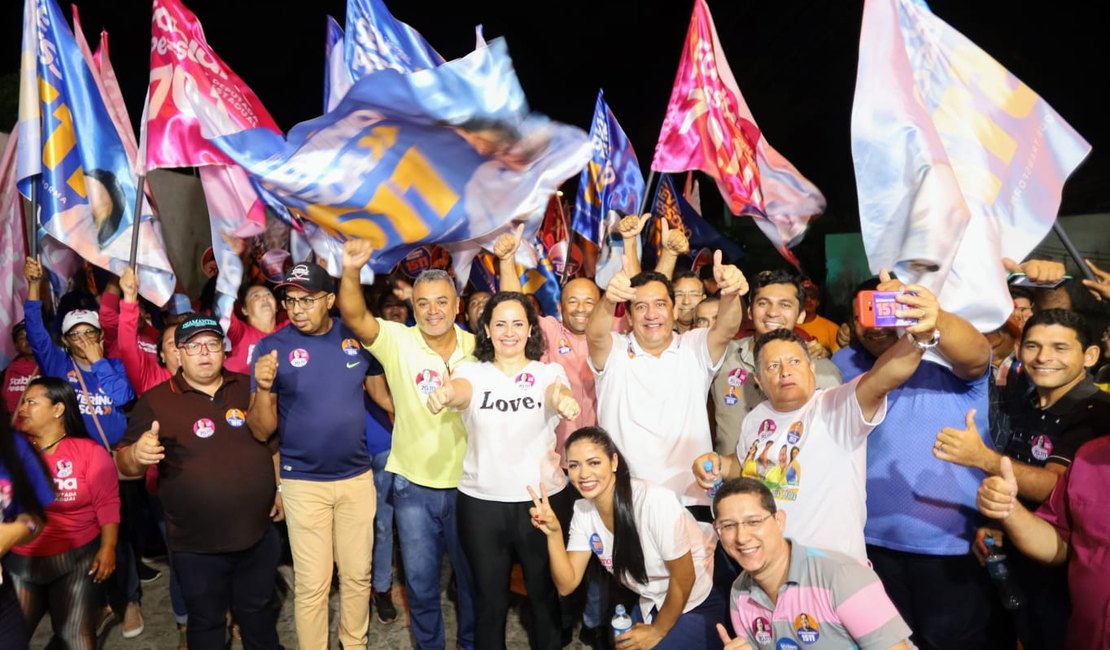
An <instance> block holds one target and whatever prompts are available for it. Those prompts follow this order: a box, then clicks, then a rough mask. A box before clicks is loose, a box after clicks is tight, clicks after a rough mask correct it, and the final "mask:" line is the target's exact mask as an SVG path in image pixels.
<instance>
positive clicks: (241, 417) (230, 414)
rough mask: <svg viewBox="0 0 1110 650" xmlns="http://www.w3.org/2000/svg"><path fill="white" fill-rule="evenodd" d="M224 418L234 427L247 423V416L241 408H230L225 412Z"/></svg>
mask: <svg viewBox="0 0 1110 650" xmlns="http://www.w3.org/2000/svg"><path fill="white" fill-rule="evenodd" d="M224 419H225V420H227V423H228V424H230V425H231V426H233V427H241V426H243V425H244V424H245V423H246V421H247V416H246V414H245V413H243V412H242V411H240V410H239V409H228V410H227V412H226V413H224Z"/></svg>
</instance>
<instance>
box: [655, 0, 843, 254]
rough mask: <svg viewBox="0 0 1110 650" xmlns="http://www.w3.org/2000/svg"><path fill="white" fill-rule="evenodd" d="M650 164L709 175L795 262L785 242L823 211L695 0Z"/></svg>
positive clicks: (816, 192)
mask: <svg viewBox="0 0 1110 650" xmlns="http://www.w3.org/2000/svg"><path fill="white" fill-rule="evenodd" d="M651 168H652V169H654V170H656V171H661V172H682V171H687V170H690V169H700V170H701V171H703V172H705V173H707V174H709V175H710V176H712V177H713V178H714V179H715V180H716V181H717V187H718V188H719V189H720V191H721V195H722V196H723V197H724V198H725V202H726V203H727V204H728V207H729V210H731V211H732V213H733V214H737V215H740V214H748V215H752V216H754V217H756V219H757V223H758V225H759V227H760V229H761V230H763V232H764V233H765V234H766V235H767V236H768V238H769V239H770V240H771V242H772V243H773V244H775V247H776V248H778V249H779V251H780V252H781V253H782V254H783V255H784V256H787V259H790V260H791V261H794V262H795V263H796V261H795V260H793V255H792V254H790V251H789V250H788V249H787V247H788V246H791V245H794V244H796V243H797V242H798V241H800V240H801V238H802V236H803V235H804V234H805V230H806V227H807V226H808V225H809V221H810V219H811V218H813V217H814V216H816V215H819V214H821V213H822V212H823V211H824V210H825V197H824V196H822V195H821V192H820V191H819V190H818V189H817V187H816V186H814V185H813V183H811V182H809V181H808V180H807V179H806V178H805V177H804V176H802V175H801V174H800V173H798V170H797V169H795V168H794V166H793V165H791V164H790V162H789V161H787V160H786V159H785V158H783V157H782V155H781V154H779V153H778V152H777V151H775V149H774V148H773V147H772V146H771V145H770V144H769V143H768V142H767V139H766V138H764V137H763V134H762V133H760V131H759V127H758V126H756V123H755V118H754V117H752V112H751V110H750V109H749V108H748V104H747V102H745V101H744V96H743V95H741V94H740V88H739V87H738V86H737V85H736V79H735V78H734V77H733V76H732V70H731V69H730V68H729V66H728V61H727V60H726V59H725V55H724V51H723V50H721V44H720V42H719V40H718V39H717V29H716V27H714V26H713V17H712V16H711V15H710V14H709V8H708V7H707V6H706V5H705V0H695V2H694V14H693V16H692V17H691V18H690V29H689V31H688V32H687V33H686V44H685V45H684V46H683V52H682V59H681V60H680V61H679V64H678V74H677V75H676V76H675V83H674V90H672V91H671V100H670V103H669V104H668V105H667V114H666V117H665V118H664V119H663V128H662V129H661V131H660V133H659V142H658V143H657V144H656V145H655V158H654V159H653V160H652V163H651Z"/></svg>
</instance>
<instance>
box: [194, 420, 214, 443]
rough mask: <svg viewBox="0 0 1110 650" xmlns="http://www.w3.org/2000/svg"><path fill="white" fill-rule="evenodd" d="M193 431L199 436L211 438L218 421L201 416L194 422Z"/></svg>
mask: <svg viewBox="0 0 1110 650" xmlns="http://www.w3.org/2000/svg"><path fill="white" fill-rule="evenodd" d="M193 433H195V434H197V437H198V438H211V437H212V434H214V433H216V423H215V422H213V421H212V420H209V419H208V418H201V419H199V420H197V421H196V422H194V423H193Z"/></svg>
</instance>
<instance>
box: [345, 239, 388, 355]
mask: <svg viewBox="0 0 1110 650" xmlns="http://www.w3.org/2000/svg"><path fill="white" fill-rule="evenodd" d="M373 252H374V249H373V248H372V247H371V246H370V242H369V241H367V240H365V239H348V240H347V241H346V242H344V243H343V277H342V278H340V280H339V314H340V315H341V316H342V317H343V323H344V324H345V325H346V326H347V327H349V328H351V331H352V332H354V333H355V336H357V337H358V338H359V340H360V341H362V344H363V345H365V346H370V345H373V343H374V340H375V339H377V338H378V332H379V331H380V330H381V328H380V326H379V325H378V319H377V318H374V315H373V314H371V313H370V310H368V309H367V308H366V299H365V298H363V296H362V284H361V283H360V282H359V277H358V276H359V272H360V271H361V270H362V267H363V266H366V263H367V262H369V261H370V254H371V253H373Z"/></svg>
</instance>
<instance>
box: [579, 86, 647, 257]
mask: <svg viewBox="0 0 1110 650" xmlns="http://www.w3.org/2000/svg"><path fill="white" fill-rule="evenodd" d="M590 143H591V144H592V145H593V156H592V157H591V158H590V161H589V163H587V165H586V168H585V169H583V170H582V174H581V176H579V179H578V196H577V199H576V200H575V203H574V219H573V220H572V222H571V228H572V229H573V230H574V232H576V233H578V234H580V235H582V236H583V237H585V238H586V239H588V240H590V241H592V242H593V243H594V244H596V245H597V246H598V247H599V248H604V247H605V246H604V245H605V238H606V235H607V234H608V232H609V226H612V225H615V224H611V223H608V222H607V218H608V215H609V211H610V210H615V211H616V212H617V213H618V214H619V215H621V216H625V215H629V214H635V213H636V211H637V210H638V209H639V207H640V199H641V198H642V197H643V195H644V175H643V173H642V172H641V171H640V163H639V162H638V161H637V160H636V152H635V151H633V150H632V143H630V142H629V141H628V136H626V135H625V134H624V130H623V129H621V125H620V124H618V123H617V118H616V117H615V116H614V115H613V111H611V110H609V105H608V104H606V103H605V94H604V92H603V91H601V90H599V91H597V104H596V105H595V107H594V119H593V123H592V124H591V126H590ZM599 262H600V259H599Z"/></svg>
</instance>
